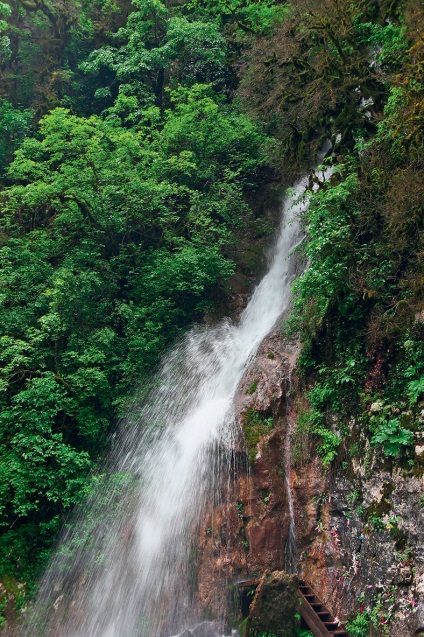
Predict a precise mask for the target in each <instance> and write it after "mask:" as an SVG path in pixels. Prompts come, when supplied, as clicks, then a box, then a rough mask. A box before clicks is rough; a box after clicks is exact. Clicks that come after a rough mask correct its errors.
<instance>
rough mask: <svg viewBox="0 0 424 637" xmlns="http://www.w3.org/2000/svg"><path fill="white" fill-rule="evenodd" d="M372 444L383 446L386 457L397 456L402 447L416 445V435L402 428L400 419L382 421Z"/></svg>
mask: <svg viewBox="0 0 424 637" xmlns="http://www.w3.org/2000/svg"><path fill="white" fill-rule="evenodd" d="M371 443H372V444H373V445H375V446H379V445H381V446H382V448H383V453H384V454H385V455H386V456H397V455H399V452H400V450H401V449H402V447H404V446H408V445H412V444H413V443H414V434H413V432H412V431H409V430H408V429H404V428H403V427H401V425H400V422H399V419H398V418H391V419H389V420H380V422H379V425H378V427H377V431H376V433H375V434H374V435H373V437H372V439H371Z"/></svg>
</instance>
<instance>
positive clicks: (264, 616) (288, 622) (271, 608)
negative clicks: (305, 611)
mask: <svg viewBox="0 0 424 637" xmlns="http://www.w3.org/2000/svg"><path fill="white" fill-rule="evenodd" d="M297 586H298V581H297V577H296V576H293V575H287V573H284V572H282V571H274V573H269V574H265V575H264V576H263V577H262V579H261V581H260V583H259V586H258V588H257V590H256V594H255V597H254V599H253V602H252V604H251V607H250V616H249V620H248V623H247V631H246V635H247V637H257V636H258V635H261V634H273V635H275V636H276V637H293V635H294V629H295V621H296V620H295V614H296V613H297V612H298V611H299V597H298V595H297Z"/></svg>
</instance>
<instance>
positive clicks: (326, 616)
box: [317, 611, 335, 624]
mask: <svg viewBox="0 0 424 637" xmlns="http://www.w3.org/2000/svg"><path fill="white" fill-rule="evenodd" d="M317 615H318V617H319V618H320V620H321V621H322V622H323V623H324V624H334V623H335V622H334V620H333V618H332V617H331V615H330V613H327V612H326V611H320V612H319V613H317Z"/></svg>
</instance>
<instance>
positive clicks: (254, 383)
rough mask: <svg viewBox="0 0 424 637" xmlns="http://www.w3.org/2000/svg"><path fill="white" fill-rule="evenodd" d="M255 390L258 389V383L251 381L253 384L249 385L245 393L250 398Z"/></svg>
mask: <svg viewBox="0 0 424 637" xmlns="http://www.w3.org/2000/svg"><path fill="white" fill-rule="evenodd" d="M257 388H258V381H257V380H254V381H253V383H252V384H251V385H250V387H249V389H248V390H247V392H246V393H247V394H249V395H250V396H251V395H252V394H254V393H255V391H256V390H257Z"/></svg>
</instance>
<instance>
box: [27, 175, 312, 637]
mask: <svg viewBox="0 0 424 637" xmlns="http://www.w3.org/2000/svg"><path fill="white" fill-rule="evenodd" d="M308 183H309V178H308V177H305V178H304V179H302V180H300V181H299V182H298V183H296V184H295V186H294V188H293V189H292V191H291V195H290V196H288V197H287V198H286V200H285V202H284V206H283V220H282V225H281V228H280V231H279V234H278V238H277V241H276V243H275V247H274V250H273V252H272V255H271V258H270V267H269V270H268V273H267V274H266V275H265V276H264V278H263V279H262V281H261V282H260V284H259V285H258V286H257V288H256V289H255V291H254V293H253V295H252V297H251V300H250V302H249V303H248V305H247V307H246V309H245V310H244V312H243V314H242V315H241V317H240V320H239V322H238V324H234V323H232V322H230V321H228V320H224V321H223V322H222V323H221V324H219V325H218V326H216V327H195V328H193V329H192V330H191V331H190V332H189V333H188V334H187V335H186V337H185V338H184V339H183V340H182V342H181V343H180V344H179V345H178V346H176V347H175V348H174V350H173V351H172V352H171V353H170V354H169V355H168V357H167V358H166V360H165V361H164V363H163V366H162V369H161V371H160V373H159V374H158V377H157V379H156V382H155V389H154V390H152V391H151V392H150V394H149V396H148V398H147V399H146V400H144V402H143V401H142V400H137V399H136V400H134V404H133V408H132V410H131V413H130V416H129V417H128V419H127V421H126V422H124V423H123V425H122V427H121V430H120V433H119V434H118V435H117V439H116V440H115V444H114V450H113V454H112V460H111V461H110V463H109V466H108V470H107V475H105V476H103V477H99V478H98V487H97V489H95V490H94V493H93V494H92V495H91V496H90V497H89V499H88V502H87V503H86V505H85V507H84V508H83V510H82V511H81V513H80V515H79V520H77V522H76V523H75V524H74V525H73V527H72V531H70V532H68V533H67V534H66V533H65V536H64V538H63V540H62V544H61V547H60V548H59V551H58V554H57V556H56V557H55V558H54V559H53V560H52V562H51V565H50V566H49V568H48V569H47V572H46V574H45V576H44V578H43V581H42V584H41V588H40V593H39V596H38V599H37V600H36V602H35V608H34V609H33V611H31V616H30V618H29V620H28V622H27V627H26V629H25V631H24V634H25V635H28V636H29V635H31V636H36V635H40V636H41V635H42V636H46V635H49V636H50V635H51V636H53V637H138V636H140V637H141V636H143V637H144V636H146V637H158V636H159V635H172V634H176V633H178V632H181V631H183V630H185V629H186V628H189V627H190V626H193V624H194V623H196V622H198V621H200V619H201V617H199V616H198V613H197V610H196V604H195V598H194V596H193V590H192V586H191V585H190V578H191V576H192V573H191V571H192V570H193V559H194V558H193V555H192V552H193V545H192V538H193V536H194V535H195V532H196V528H197V526H198V524H199V521H200V519H201V516H202V513H203V512H204V510H205V507H206V504H207V503H208V501H209V500H210V497H211V485H213V484H219V474H218V472H219V466H218V464H219V463H218V462H217V461H216V458H217V456H219V457H220V458H221V459H222V462H221V464H224V465H225V462H226V460H227V459H229V458H231V453H232V450H233V449H234V443H235V440H236V439H237V436H238V435H239V432H238V431H237V427H236V425H235V419H234V414H233V399H234V396H235V393H236V391H237V387H238V384H239V382H240V379H241V377H242V375H243V373H244V371H245V369H246V367H247V366H248V365H249V362H250V361H251V359H252V357H253V356H254V355H255V352H256V351H257V348H258V346H259V345H260V343H261V341H262V340H263V338H264V337H265V336H266V335H267V334H268V333H269V331H270V330H271V329H272V328H273V326H274V325H275V323H276V321H277V320H278V318H279V317H280V316H281V314H282V312H283V311H284V310H285V309H286V308H287V306H288V304H289V299H290V287H291V283H292V280H293V277H294V260H293V258H292V257H290V254H291V252H292V250H293V248H294V247H295V246H296V244H297V243H298V242H299V241H300V239H301V235H300V231H299V225H298V220H297V217H298V215H299V213H300V212H301V211H302V209H303V207H304V206H305V205H306V203H305V201H303V202H302V201H300V200H299V198H300V197H301V195H302V193H303V192H304V191H305V189H306V187H307V185H308ZM217 619H218V620H219V618H217Z"/></svg>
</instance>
